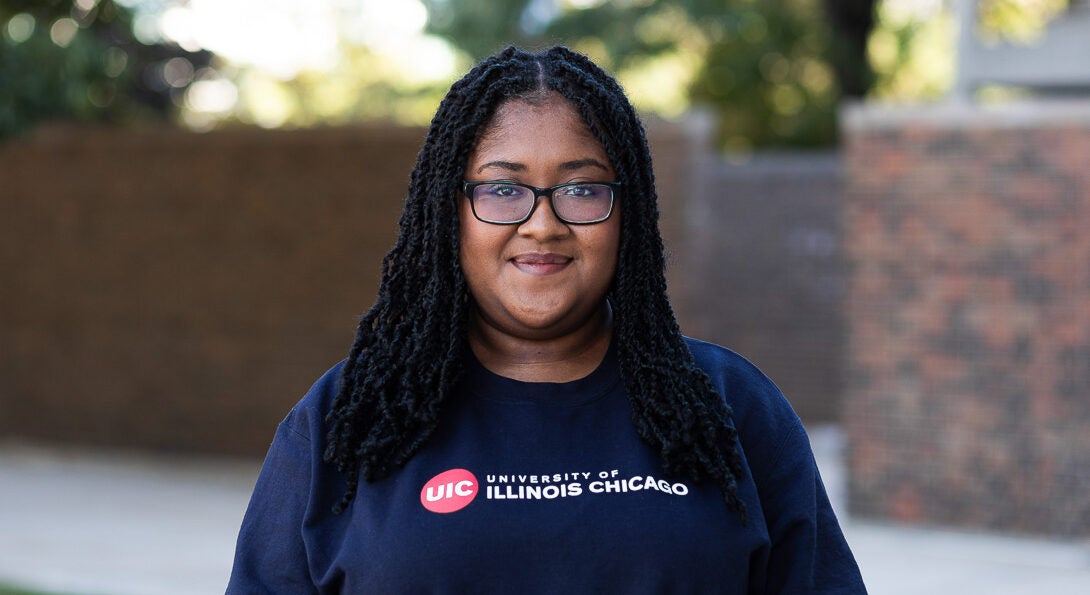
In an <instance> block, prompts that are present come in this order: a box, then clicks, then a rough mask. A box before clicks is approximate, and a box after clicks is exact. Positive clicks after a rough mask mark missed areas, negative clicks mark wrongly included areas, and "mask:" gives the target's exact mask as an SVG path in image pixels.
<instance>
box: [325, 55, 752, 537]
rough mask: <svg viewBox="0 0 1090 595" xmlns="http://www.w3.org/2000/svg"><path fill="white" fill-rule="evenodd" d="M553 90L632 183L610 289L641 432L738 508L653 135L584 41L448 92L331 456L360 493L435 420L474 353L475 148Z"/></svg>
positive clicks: (723, 423)
mask: <svg viewBox="0 0 1090 595" xmlns="http://www.w3.org/2000/svg"><path fill="white" fill-rule="evenodd" d="M549 91H555V92H558V93H560V94H561V95H563V96H564V97H565V98H567V99H568V100H569V101H570V102H571V103H572V104H573V105H574V106H575V107H576V109H577V110H578V111H579V113H580V115H581V116H582V118H583V120H584V122H585V123H586V124H587V126H588V128H589V129H590V131H591V132H592V133H593V134H594V136H595V137H596V138H597V139H598V140H599V142H601V144H602V146H603V147H604V148H605V151H606V154H607V156H608V157H609V159H610V162H611V163H612V164H613V167H614V169H615V170H616V172H617V175H618V180H621V181H622V182H623V183H624V186H623V191H622V192H623V193H622V198H621V201H620V208H621V217H622V219H621V225H622V231H621V242H620V248H619V257H618V263H617V272H616V275H615V278H614V280H613V283H612V285H611V286H610V290H609V300H610V303H611V305H612V306H613V313H614V330H613V332H614V336H615V339H614V340H615V342H616V344H617V350H618V357H619V359H620V362H621V374H622V376H623V377H624V382H625V388H626V389H627V391H628V394H629V398H630V401H631V404H632V419H633V423H634V424H635V427H636V429H637V431H638V433H639V435H640V437H641V438H642V439H643V440H644V441H645V442H646V443H648V444H649V445H651V446H652V447H653V448H655V449H656V450H657V451H658V452H659V455H660V457H661V460H662V462H663V466H664V468H665V469H666V471H667V472H668V473H670V474H671V475H674V476H677V477H688V478H691V479H692V480H694V481H701V480H704V479H711V480H712V481H714V482H715V483H716V484H717V485H718V486H719V488H720V490H721V491H722V493H723V497H724V499H725V501H726V503H727V505H728V507H729V508H731V509H733V510H735V511H737V512H738V513H740V514H741V515H742V517H743V519H744V518H745V516H746V510H745V506H744V504H743V503H742V501H741V500H740V499H739V497H738V494H737V483H736V482H737V478H739V477H741V475H742V473H743V470H742V464H741V460H742V459H741V454H740V449H739V446H738V439H737V433H736V432H735V430H734V427H733V423H732V421H731V411H730V407H729V406H728V405H727V404H726V402H725V401H724V400H723V398H722V396H720V395H718V394H716V393H715V391H714V389H713V387H712V384H711V381H710V380H709V379H708V377H707V375H706V374H704V373H703V372H702V371H701V370H700V369H699V368H697V366H696V364H695V362H694V361H693V357H692V354H691V353H690V352H689V350H688V348H687V347H686V345H685V343H684V340H683V338H682V335H681V330H680V328H679V327H678V325H677V322H676V319H675V317H674V313H673V310H672V309H671V308H670V303H669V300H668V298H667V295H666V277H665V257H664V254H663V244H662V238H661V236H660V234H659V229H658V208H657V206H656V204H657V196H656V193H655V183H654V174H653V173H652V168H651V156H650V150H649V149H648V146H647V139H646V135H645V134H644V130H643V127H642V125H641V124H640V121H639V118H638V117H637V115H636V113H635V110H634V109H633V108H632V106H631V104H630V103H629V102H628V100H627V98H626V97H625V95H624V92H623V90H622V89H621V87H620V85H618V84H617V82H616V81H615V80H614V79H613V78H612V77H610V76H609V75H608V74H606V73H605V72H604V71H602V70H601V69H600V68H599V67H598V66H597V65H595V64H594V63H593V62H591V61H590V60H589V59H587V58H586V57H585V56H582V55H581V54H578V53H575V52H572V51H570V50H568V49H566V48H561V47H554V48H551V49H549V50H546V51H544V52H542V53H540V54H536V55H535V54H530V53H527V52H524V51H521V50H518V49H516V48H513V47H509V48H507V49H506V50H504V51H503V52H500V53H499V54H497V55H495V56H493V57H491V58H489V59H487V60H485V61H484V62H482V63H480V64H478V65H477V66H476V67H475V68H473V70H471V71H470V72H469V73H468V74H467V75H466V76H465V77H463V78H462V79H461V80H459V81H458V82H457V83H455V84H454V85H453V86H452V87H451V89H450V91H449V92H448V93H447V96H446V97H445V98H444V99H443V101H442V103H441V104H440V105H439V109H438V110H437V111H436V114H435V117H434V119H433V120H432V123H431V127H430V129H429V131H428V135H427V137H426V139H425V141H424V146H423V148H422V149H421V151H420V153H419V155H418V157H417V162H416V167H415V168H414V169H413V172H412V175H411V176H410V180H409V193H408V197H407V198H406V200H405V208H404V212H403V214H402V217H401V221H400V234H399V236H398V240H397V242H396V244H395V245H394V248H393V249H392V250H391V251H390V253H389V254H387V256H386V258H385V259H384V260H383V267H382V281H381V284H380V287H379V294H378V298H377V299H376V301H375V304H374V305H373V306H372V307H371V309H370V310H369V311H368V312H367V313H366V314H365V315H364V316H363V317H362V319H361V320H360V324H359V327H358V329H357V333H356V339H355V342H354V343H353V345H352V349H351V351H350V352H349V356H348V361H347V363H346V364H345V368H344V372H343V376H342V380H341V386H340V390H339V393H338V395H337V397H336V399H335V400H334V402H333V407H332V410H331V412H330V414H329V416H328V418H327V422H328V423H329V427H330V429H329V434H328V436H327V440H328V446H327V448H326V452H325V459H326V461H327V462H330V463H332V464H334V465H336V467H337V469H338V470H339V471H340V472H341V473H343V474H344V476H345V480H346V483H347V489H346V492H345V494H344V497H343V499H342V500H341V502H340V503H339V504H338V505H336V506H335V507H334V510H335V511H336V512H338V513H339V512H341V511H342V510H344V508H345V507H347V506H348V504H349V503H350V502H351V501H352V499H353V498H354V497H355V494H356V491H357V487H358V484H359V480H360V478H361V477H362V478H363V479H364V480H366V481H374V480H377V479H381V478H383V477H386V476H388V475H390V473H392V472H393V471H394V470H395V469H396V468H398V467H400V466H401V465H403V464H404V463H405V462H406V461H408V459H409V458H411V457H412V456H413V454H415V453H416V451H417V450H418V449H419V448H420V446H421V445H422V444H423V443H424V442H425V441H426V440H427V439H428V437H429V436H430V435H431V433H432V432H433V431H434V430H435V428H436V426H437V425H438V423H439V419H440V414H441V407H442V405H443V403H444V402H445V401H446V400H447V399H448V398H449V397H450V395H452V394H453V393H454V392H455V391H456V390H457V387H458V384H459V382H460V381H461V379H462V376H463V364H462V362H463V361H464V359H465V358H466V357H467V355H468V343H467V329H468V320H469V311H470V310H469V307H470V306H469V304H470V298H469V296H468V290H467V288H466V281H465V278H464V276H463V274H462V270H461V268H460V266H459V264H458V210H457V202H456V201H457V200H458V198H459V196H460V192H459V184H460V182H461V180H462V177H463V172H464V169H465V165H466V163H467V161H468V158H469V153H470V151H471V150H472V148H473V147H474V146H475V145H476V142H477V140H478V139H479V137H480V134H481V133H482V132H483V130H484V129H485V128H486V127H487V125H488V124H489V123H490V121H491V119H492V116H493V114H494V113H495V111H496V109H497V108H498V107H499V106H500V105H501V104H502V103H503V102H504V101H506V100H508V99H511V98H523V99H531V100H532V99H534V98H540V97H541V96H542V95H543V94H545V93H547V92H549Z"/></svg>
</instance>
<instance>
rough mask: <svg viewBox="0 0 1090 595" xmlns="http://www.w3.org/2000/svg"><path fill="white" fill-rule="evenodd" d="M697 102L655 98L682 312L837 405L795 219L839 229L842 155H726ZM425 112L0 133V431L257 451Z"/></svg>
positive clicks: (815, 400) (326, 360)
mask: <svg viewBox="0 0 1090 595" xmlns="http://www.w3.org/2000/svg"><path fill="white" fill-rule="evenodd" d="M687 126H689V129H686V128H684V127H682V126H678V125H677V124H673V123H669V122H663V121H658V120H653V119H652V120H649V121H648V122H647V127H648V134H649V139H650V144H651V148H652V153H653V154H654V158H655V171H656V181H657V186H658V191H659V200H660V210H661V223H662V229H663V235H664V239H665V242H666V247H667V251H668V253H669V269H668V280H669V283H670V291H671V294H672V295H673V297H674V306H675V308H676V309H677V314H678V318H679V320H680V321H681V323H682V329H683V330H684V331H685V332H686V333H688V334H691V335H693V336H696V337H700V338H704V339H708V340H713V341H718V342H721V343H723V344H725V345H728V346H731V347H734V348H735V349H738V350H739V351H741V352H742V353H743V354H745V355H746V356H748V357H750V358H752V359H755V360H756V361H757V363H758V364H759V365H760V366H761V367H762V368H764V369H765V370H767V371H769V373H771V374H772V375H773V377H774V378H775V379H776V380H777V382H778V383H780V385H781V386H782V387H783V388H784V389H785V391H786V392H787V394H788V397H789V398H791V399H792V400H793V402H794V404H795V405H796V407H797V408H798V409H799V411H800V412H802V413H803V415H804V416H807V417H808V418H810V419H817V420H821V421H828V420H830V419H833V418H835V412H836V411H837V408H836V407H835V404H836V403H837V402H838V397H839V395H838V394H837V390H838V387H839V383H838V379H839V368H838V367H837V366H838V364H839V354H840V342H839V340H838V337H839V334H838V331H839V326H838V324H839V321H838V320H836V319H834V318H833V317H830V316H825V315H823V314H822V313H823V312H825V311H826V310H827V309H828V308H827V307H826V306H828V303H827V302H828V299H827V297H826V298H821V299H823V300H825V301H820V300H819V302H814V301H813V300H812V299H811V297H814V296H810V294H811V293H814V292H812V291H810V290H809V289H807V288H808V287H811V286H813V285H814V283H815V282H816V283H817V284H818V285H819V286H825V285H827V281H828V280H829V275H828V274H827V273H828V271H826V269H827V268H828V266H827V265H828V264H829V262H825V261H822V262H818V261H816V260H815V259H814V258H813V255H810V254H804V253H801V252H799V249H800V248H799V247H800V246H801V247H802V248H805V246H806V245H808V244H809V242H806V241H804V242H802V243H801V244H800V243H799V242H798V240H799V238H800V237H801V238H803V239H805V237H810V235H812V233H811V231H812V229H811V228H812V227H813V226H814V225H815V224H816V225H818V226H824V228H823V229H825V230H826V231H825V232H823V233H833V234H835V230H833V229H831V226H830V221H825V219H829V217H827V215H829V214H830V213H832V212H834V211H835V193H833V194H829V192H828V191H830V190H833V189H835V183H834V188H827V187H824V186H823V185H822V183H821V182H820V180H826V179H827V178H829V175H828V168H821V167H819V168H818V169H819V170H820V171H819V172H818V173H817V174H816V177H815V174H814V173H813V172H810V173H808V171H809V170H808V167H807V166H805V165H800V163H799V162H795V161H790V160H789V162H785V163H786V165H784V164H783V163H781V164H780V165H778V166H775V167H772V169H769V166H768V164H767V163H766V164H765V165H764V166H760V167H758V169H759V170H760V171H758V172H757V173H756V174H755V175H749V174H746V173H745V172H744V171H743V170H745V169H746V168H745V167H739V166H730V167H729V168H728V169H729V171H725V170H723V166H724V164H723V163H722V161H721V160H720V159H718V158H716V157H715V156H713V155H711V154H710V153H709V148H708V146H707V144H706V138H707V135H708V132H710V126H711V124H710V123H707V122H704V123H701V122H700V121H694V122H690V123H688V124H687ZM423 134H424V132H423V130H420V129H407V130H406V129H398V128H389V127H384V126H377V125H375V126H363V127H355V128H344V129H320V130H309V131H290V132H289V131H263V130H232V131H220V132H214V133H208V134H195V133H187V132H182V131H172V130H157V131H131V130H130V131H118V130H96V129H66V128H53V129H46V130H42V131H39V132H38V133H37V134H36V135H34V136H32V137H30V138H27V139H22V140H16V141H9V142H7V143H6V144H3V145H0V208H2V209H3V211H2V212H0V231H2V233H0V278H2V279H3V283H0V439H2V438H5V437H8V438H11V437H14V438H20V439H30V440H37V441H45V442H68V443H77V444H90V445H106V446H120V447H135V448H153V449H168V450H184V451H205V452H213V453H232V454H247V455H257V454H261V453H263V452H264V450H265V448H266V447H267V445H268V440H269V438H270V437H271V435H272V431H273V429H274V427H275V424H276V423H277V422H278V421H279V420H280V418H281V417H282V416H283V415H284V414H285V413H286V411H287V410H288V408H289V407H290V406H291V405H292V404H293V403H294V402H295V401H296V400H297V399H298V398H299V397H300V396H301V395H302V393H303V392H304V391H305V390H306V389H307V387H308V386H309V385H310V383H311V382H312V381H313V380H314V379H315V378H316V377H317V376H318V375H319V374H320V373H321V372H322V371H323V370H325V369H326V368H327V367H328V366H330V365H332V364H333V363H335V362H336V361H338V360H340V359H341V358H342V357H344V355H345V354H346V353H347V350H348V347H349V344H350V342H351V339H352V336H353V332H354V326H355V322H356V319H357V317H358V316H359V315H360V314H361V313H363V312H364V311H365V310H366V309H367V308H368V306H370V304H371V302H372V300H373V299H374V294H375V289H376V285H377V281H378V276H379V263H380V261H381V258H382V256H383V255H384V254H385V252H386V251H387V250H388V249H389V247H390V246H391V245H392V242H393V241H394V238H395V236H396V231H397V229H396V227H397V218H398V216H399V212H400V209H401V199H402V197H403V195H404V192H405V188H406V186H407V182H408V172H409V170H410V169H411V167H412V163H413V161H414V159H415V156H416V152H417V150H418V149H419V145H420V143H421V141H422V140H423ZM755 163H756V162H755ZM754 167H757V166H756V165H754ZM822 172H824V173H822ZM825 186H828V185H827V184H826V185H825ZM822 189H823V190H822ZM818 190H821V192H824V194H820V196H819V197H817V198H815V193H816V192H818ZM815 209H816V210H817V211H821V212H823V213H824V215H822V216H817V215H814V213H815V212H817V211H815ZM780 213H787V215H786V216H781V214H780ZM812 215H813V216H812ZM694 226H695V227H694ZM758 229H759V230H760V233H753V231H754V230H758ZM800 230H801V231H803V232H805V233H803V234H802V235H801V236H800V235H799V233H798V232H799V231H800ZM792 246H794V247H792ZM803 252H805V250H803ZM830 262H832V261H830ZM819 277H820V278H819ZM833 280H834V281H836V279H833ZM832 289H833V294H832V295H837V294H836V292H837V290H838V288H837V287H833V288H832ZM825 293H828V292H825ZM815 295H816V294H815ZM693 296H696V299H693ZM808 296H809V297H808ZM798 313H803V314H805V320H806V324H795V323H794V322H792V321H793V320H796V318H792V316H794V315H795V314H798ZM825 313H826V314H827V312H825Z"/></svg>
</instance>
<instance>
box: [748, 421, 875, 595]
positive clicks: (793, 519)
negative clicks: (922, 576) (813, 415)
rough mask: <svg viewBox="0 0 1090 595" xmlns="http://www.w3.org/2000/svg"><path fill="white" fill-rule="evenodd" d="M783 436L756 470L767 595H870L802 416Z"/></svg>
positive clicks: (781, 434)
mask: <svg viewBox="0 0 1090 595" xmlns="http://www.w3.org/2000/svg"><path fill="white" fill-rule="evenodd" d="M779 435H780V437H781V441H780V444H779V447H778V448H777V450H776V451H775V453H774V455H773V457H772V459H770V460H769V461H768V464H767V465H759V466H758V468H756V469H754V470H753V472H754V480H755V481H756V483H757V490H758V492H759V494H760V497H761V506H762V509H763V511H764V516H765V523H766V525H767V527H768V533H769V538H770V541H771V549H770V551H769V557H768V568H767V573H766V575H765V576H766V577H767V584H766V588H765V592H766V593H815V594H819V593H820V594H826V593H827V594H843V595H849V594H851V595H856V594H859V593H866V588H865V587H864V586H863V580H862V577H861V576H860V573H859V567H858V566H857V564H856V562H855V558H854V556H853V555H852V552H851V550H850V549H849V548H848V544H847V542H846V541H845V539H844V534H843V532H842V531H841V529H840V524H839V522H838V521H837V519H836V515H835V513H834V512H833V508H832V506H831V504H830V503H829V497H828V495H827V494H826V491H825V486H824V484H823V483H822V481H821V475H820V474H819V472H818V469H817V464H816V463H815V461H814V456H813V452H812V450H811V448H810V441H809V438H808V437H807V436H806V432H805V430H804V429H803V427H802V424H801V422H799V420H798V417H796V416H795V415H794V414H793V413H792V415H791V416H790V419H789V421H788V422H787V424H786V427H781V428H780V429H779Z"/></svg>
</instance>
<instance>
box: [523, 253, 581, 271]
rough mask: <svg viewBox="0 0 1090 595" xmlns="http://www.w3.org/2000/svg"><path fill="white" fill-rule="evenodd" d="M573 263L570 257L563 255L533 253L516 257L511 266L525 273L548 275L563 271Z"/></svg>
mask: <svg viewBox="0 0 1090 595" xmlns="http://www.w3.org/2000/svg"><path fill="white" fill-rule="evenodd" d="M571 261H572V258H571V257H570V256H564V255H563V254H553V253H544V254H539V253H536V252H533V253H526V254H519V255H517V256H515V257H514V258H512V259H511V264H513V265H515V268H517V269H518V270H520V271H522V272H524V273H529V274H531V275H548V274H551V273H556V272H558V271H561V270H563V269H564V267H566V266H568V265H569V264H570V263H571Z"/></svg>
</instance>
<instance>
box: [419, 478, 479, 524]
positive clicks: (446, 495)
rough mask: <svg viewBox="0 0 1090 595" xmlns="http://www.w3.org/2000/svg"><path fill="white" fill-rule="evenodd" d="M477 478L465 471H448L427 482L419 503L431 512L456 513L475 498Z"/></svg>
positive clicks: (477, 487) (422, 489) (477, 490)
mask: <svg viewBox="0 0 1090 595" xmlns="http://www.w3.org/2000/svg"><path fill="white" fill-rule="evenodd" d="M480 485H481V484H480V483H479V482H478V481H477V478H476V477H475V476H474V475H473V474H472V473H470V472H469V471H468V470H466V469H450V470H448V471H444V472H442V473H440V474H439V475H436V476H435V477H433V478H431V479H429V480H428V483H425V484H424V487H423V488H421V490H420V503H421V504H423V505H424V508H426V509H428V510H430V511H431V512H435V513H439V514H447V513H449V512H457V511H459V510H461V509H463V508H465V507H466V506H469V503H470V502H473V499H474V498H476V497H477V493H478V492H479V491H480Z"/></svg>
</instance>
